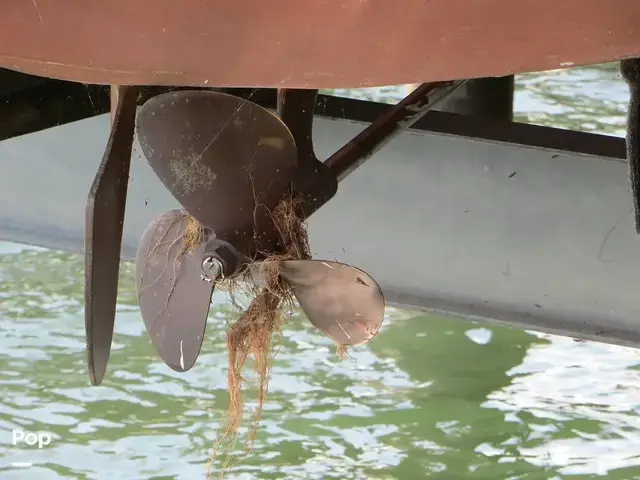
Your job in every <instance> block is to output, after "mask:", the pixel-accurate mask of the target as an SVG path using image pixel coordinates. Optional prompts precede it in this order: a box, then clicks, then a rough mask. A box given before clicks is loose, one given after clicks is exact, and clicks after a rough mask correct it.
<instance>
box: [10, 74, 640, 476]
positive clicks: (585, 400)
mask: <svg viewBox="0 0 640 480" xmlns="http://www.w3.org/2000/svg"><path fill="white" fill-rule="evenodd" d="M595 72H596V73H594V71H593V70H592V69H584V70H581V71H576V72H574V73H570V74H565V73H557V74H555V76H554V74H545V75H538V76H535V75H530V76H526V77H525V78H524V79H523V81H522V82H521V84H520V88H519V91H518V97H517V99H518V101H517V105H518V109H519V112H522V111H523V107H522V105H523V104H526V105H527V106H526V110H527V111H528V112H530V115H531V118H532V119H533V120H535V121H536V122H540V123H546V122H551V119H552V117H553V120H554V122H555V123H556V124H560V125H565V126H572V127H573V128H577V127H576V125H578V127H579V128H581V129H585V130H588V129H591V130H597V131H604V132H608V133H614V134H620V129H621V128H622V124H623V122H622V113H623V112H624V108H625V107H624V103H625V102H626V91H624V90H623V89H622V87H620V82H619V81H618V80H617V79H616V78H615V74H613V73H612V72H611V71H610V70H607V69H604V70H601V71H600V72H599V73H598V71H597V70H596V71H595ZM577 78H582V79H583V80H589V78H591V79H592V80H593V81H592V82H590V83H585V84H580V85H577V84H576V83H575V80H576V79H577ZM567 79H568V80H567ZM608 84H611V85H613V86H614V87H615V88H614V87H612V88H610V89H609V90H608V91H607V90H606V89H604V90H603V85H608ZM581 85H586V86H584V87H583V86H581ZM583 88H584V89H587V90H588V89H592V88H593V89H597V90H598V92H599V93H598V94H597V95H591V93H589V92H587V91H583V90H582V89H583ZM380 92H381V93H380V95H384V94H385V90H384V89H383V90H380ZM387 93H389V92H387ZM389 94H390V95H391V94H393V95H396V97H397V95H398V92H397V90H396V91H395V93H393V91H392V92H391V93H389ZM581 95H584V98H585V99H584V102H583V101H582V99H581ZM598 95H601V96H598ZM587 97H588V98H587ZM541 99H542V100H541ZM569 100H570V101H571V102H573V103H569V104H567V102H568V101H569ZM527 102H529V103H528V104H527ZM554 108H558V110H557V111H556V110H554ZM593 111H596V112H598V113H599V115H598V116H597V118H596V119H595V120H594V117H593V114H592V112H593ZM556 112H559V113H556ZM521 114H522V113H521ZM0 253H1V255H0V330H2V333H1V334H0V338H1V340H0V385H1V393H2V400H0V455H1V457H2V459H1V460H0V462H1V463H0V478H2V479H23V478H25V479H29V478H38V479H49V478H51V479H57V478H74V479H76V478H77V479H111V478H120V479H194V478H203V477H204V472H205V471H206V462H207V459H208V456H209V453H210V447H211V444H212V442H213V440H214V437H215V432H216V429H217V428H218V426H219V423H220V421H221V419H222V418H223V415H224V412H225V410H226V403H227V397H226V362H227V359H226V349H225V337H224V333H225V328H226V325H227V322H228V319H227V315H226V314H225V312H226V307H225V306H224V301H225V298H224V296H223V295H222V294H219V295H218V297H217V299H218V300H219V301H220V302H223V303H222V306H221V307H220V308H218V309H216V310H214V311H212V313H211V315H210V317H211V318H210V323H209V328H208V338H207V341H206V342H205V345H204V347H203V353H202V355H201V357H200V359H199V361H198V363H197V365H196V367H194V369H193V370H192V371H190V372H188V373H186V374H177V373H175V372H173V371H171V370H169V369H168V368H167V367H166V366H164V364H162V363H161V362H160V361H159V360H158V358H157V357H156V355H155V354H154V352H153V350H152V347H151V345H150V342H149V340H148V339H147V337H146V334H145V332H144V326H143V323H142V320H141V318H140V316H139V313H138V310H137V307H136V301H135V295H134V289H133V278H132V273H133V269H132V265H131V264H124V268H123V271H122V281H121V290H120V297H119V306H118V317H117V321H116V335H115V344H114V348H113V353H112V358H111V362H110V367H109V371H108V373H107V377H106V380H105V382H104V384H103V386H101V387H99V388H97V387H90V386H88V385H89V381H88V376H87V373H86V365H85V356H84V325H83V315H82V302H83V295H82V268H83V262H82V259H81V257H79V256H77V255H72V254H67V253H60V252H51V251H46V250H39V249H23V248H22V247H18V246H15V245H11V244H6V243H4V244H2V243H0ZM388 317H389V318H388V320H387V322H386V324H385V326H384V328H383V330H382V332H381V333H380V335H379V336H378V337H377V338H376V339H375V341H373V342H372V343H371V344H370V345H369V346H366V347H361V348H356V349H353V351H352V352H351V357H350V358H349V359H347V360H345V361H343V362H339V361H337V360H336V358H335V355H334V348H333V346H332V344H331V343H330V341H329V340H327V339H326V338H325V337H323V336H321V335H320V334H318V333H317V332H316V331H314V330H313V329H312V328H311V327H310V326H309V325H308V323H307V322H306V321H305V319H304V318H303V317H302V316H301V315H295V316H294V317H293V318H291V319H290V320H289V322H288V324H287V326H286V330H285V331H284V336H283V339H282V345H281V348H280V350H279V353H278V356H277V357H276V363H275V366H274V368H273V374H272V381H271V386H270V392H269V397H268V401H267V405H266V408H265V410H266V411H265V414H264V421H263V424H262V427H261V429H260V432H259V435H258V439H257V442H256V445H255V450H254V452H253V453H252V454H251V455H250V456H249V457H247V458H244V459H241V457H240V456H241V454H242V449H241V445H239V446H238V450H237V451H236V452H234V454H235V462H234V464H235V467H234V468H233V469H232V471H231V473H230V475H229V478H237V479H257V478H261V479H262V478H264V479H276V478H278V479H280V478H282V479H284V478H287V479H290V478H291V479H295V478H300V479H302V478H305V479H414V478H415V479H419V478H446V479H457V478H471V479H507V478H508V479H560V478H568V476H570V475H571V476H572V477H571V478H592V477H594V476H598V475H608V476H609V478H613V479H632V478H640V393H639V392H640V378H639V376H640V354H639V353H638V351H636V350H632V349H626V348H622V347H613V346H609V345H600V344H594V343H589V342H574V341H573V340H571V339H566V338H560V337H554V336H548V335H533V334H530V333H527V332H522V331H518V330H511V329H507V328H499V327H487V326H486V325H483V324H477V323H473V322H469V321H463V320H460V319H455V318H448V317H443V316H432V315H423V314H414V313H411V312H401V311H398V310H394V309H389V310H388ZM249 378H250V379H251V377H249ZM252 406H254V405H250V407H252ZM13 429H24V430H27V431H38V430H41V431H47V432H51V433H52V434H53V435H54V439H53V441H52V443H51V444H50V445H49V446H47V447H44V448H43V449H40V450H39V449H37V448H34V447H28V446H25V445H18V446H13V445H11V431H12V430H13ZM15 462H28V463H33V464H34V465H33V466H32V467H19V466H12V463H15Z"/></svg>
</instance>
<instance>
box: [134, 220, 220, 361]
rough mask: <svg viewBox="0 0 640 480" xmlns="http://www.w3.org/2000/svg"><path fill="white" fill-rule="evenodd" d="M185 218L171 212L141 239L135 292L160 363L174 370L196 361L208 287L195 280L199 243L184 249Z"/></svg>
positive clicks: (210, 288)
mask: <svg viewBox="0 0 640 480" xmlns="http://www.w3.org/2000/svg"><path fill="white" fill-rule="evenodd" d="M187 222H188V216H187V214H186V213H185V212H183V211H181V210H171V211H169V212H167V213H165V214H164V215H162V216H160V217H159V218H157V219H156V220H154V221H153V222H152V223H151V225H149V227H147V229H146V231H145V232H144V234H143V235H142V239H141V240H140V245H139V246H138V253H137V256H136V291H137V294H138V303H139V305H140V311H141V312H142V319H143V320H144V324H145V326H146V328H147V332H148V333H149V337H150V338H151V342H152V343H153V346H154V347H155V349H156V350H157V352H158V353H159V354H160V357H161V358H162V360H163V361H164V362H165V363H166V364H167V365H168V366H169V367H170V368H171V369H173V370H175V371H177V372H186V371H187V370H189V369H190V368H191V367H193V365H194V364H195V362H196V359H197V358H198V355H199V354H200V348H201V347H202V342H203V340H204V332H205V329H206V326H207V315H208V314H209V307H210V305H211V295H212V294H213V288H214V285H213V283H209V282H206V281H204V280H202V278H201V273H202V270H201V264H202V255H203V252H204V243H202V244H200V245H198V246H197V247H196V248H195V249H193V250H192V251H191V252H186V251H185V241H184V240H185V232H186V226H187Z"/></svg>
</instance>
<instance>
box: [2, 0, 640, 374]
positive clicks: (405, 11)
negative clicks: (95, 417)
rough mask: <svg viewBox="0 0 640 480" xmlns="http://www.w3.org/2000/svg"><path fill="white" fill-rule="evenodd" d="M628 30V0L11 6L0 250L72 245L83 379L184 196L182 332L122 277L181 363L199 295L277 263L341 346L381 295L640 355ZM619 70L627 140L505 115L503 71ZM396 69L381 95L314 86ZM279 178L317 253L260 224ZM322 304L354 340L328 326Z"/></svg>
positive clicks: (277, 197)
mask: <svg viewBox="0 0 640 480" xmlns="http://www.w3.org/2000/svg"><path fill="white" fill-rule="evenodd" d="M638 19H640V3H638V4H636V3H634V2H629V1H628V0H611V1H610V2H606V3H605V2H601V1H599V0H582V1H581V2H578V1H577V0H572V1H565V2H557V1H553V2H552V1H549V0H544V1H540V2H536V3H535V5H534V4H533V3H525V2H502V1H500V2H498V1H497V0H492V1H490V2H487V1H480V0H432V1H430V2H424V1H418V0H407V1H405V2H404V3H403V7H402V8H397V6H394V5H393V4H391V3H388V4H387V3H382V4H380V3H372V2H362V1H359V0H358V1H356V0H353V1H348V2H344V1H343V2H337V1H329V2H312V3H308V4H304V3H300V2H293V1H289V0H286V1H283V2H280V3H279V4H278V6H277V7H274V6H272V5H270V4H267V3H264V2H260V1H258V0H251V1H249V2H242V3H237V4H236V3H234V2H222V1H217V0H216V1H205V0H197V1H194V2H190V3H189V7H188V8H185V7H181V8H179V9H178V8H176V7H175V6H174V5H173V3H172V2H169V1H168V0H156V1H154V2H153V3H152V2H151V1H150V0H143V1H139V2H125V1H124V0H118V1H111V2H103V3H97V4H93V3H92V4H91V5H89V4H87V3H86V2H85V1H82V0H69V1H67V2H66V3H65V8H64V9H62V8H60V6H59V3H58V2H54V1H53V0H38V1H37V2H25V1H19V0H6V1H4V2H3V3H2V5H0V25H1V26H2V28H0V67H2V69H0V98H2V100H3V101H2V102H0V118H1V119H2V120H1V121H0V140H2V142H0V158H1V159H2V161H1V163H0V165H1V166H2V167H1V168H2V174H1V175H0V239H2V240H9V241H16V242H23V243H29V244H34V245H40V246H44V247H50V248H60V249H68V250H76V251H84V253H85V256H86V259H87V260H86V273H85V274H86V283H85V298H86V313H85V315H86V326H87V337H88V352H89V369H90V373H91V379H92V382H93V383H94V384H99V383H100V382H101V380H102V377H103V376H104V373H105V370H106V363H107V360H108V356H109V349H110V345H111V337H112V335H113V322H114V317H115V304H116V303H115V302H116V293H117V284H118V263H119V260H120V258H121V254H122V258H126V259H133V258H135V257H136V252H137V257H138V263H139V264H140V262H141V258H142V257H141V253H140V252H141V251H142V250H141V249H143V248H142V247H143V246H144V247H145V248H146V249H147V250H146V252H147V255H148V256H153V254H151V253H149V252H152V251H155V250H156V249H160V245H161V243H162V242H161V241H160V240H159V238H158V237H157V235H156V230H160V229H162V228H164V229H165V231H166V232H169V233H171V232H172V229H173V228H174V225H179V226H181V228H182V227H184V228H185V229H186V228H187V226H188V221H189V220H187V217H181V216H179V215H182V214H178V213H175V212H177V211H179V210H183V209H184V210H186V212H187V214H185V215H187V216H188V218H192V219H195V220H196V221H197V223H198V225H199V228H201V230H198V231H199V232H200V234H201V235H202V238H201V239H200V243H197V244H195V246H194V249H195V250H193V251H191V250H189V254H188V258H187V259H186V260H185V265H186V266H185V269H186V270H188V271H189V270H190V269H191V270H192V271H193V272H196V273H193V274H194V275H195V276H194V277H193V278H194V280H191V279H189V280H188V281H187V280H184V282H183V283H182V284H180V283H179V282H178V281H177V280H175V279H173V280H171V282H173V283H171V282H170V281H169V280H168V279H165V280H166V281H167V282H169V283H166V285H164V284H163V285H164V286H163V287H157V288H160V290H155V293H154V295H156V296H157V295H160V296H163V298H164V300H163V301H165V303H166V304H167V305H169V304H170V302H174V304H173V305H174V307H175V308H176V309H178V308H184V309H186V310H182V311H183V312H187V311H188V312H190V313H189V315H187V314H186V313H185V314H184V315H183V316H185V317H187V316H188V317H189V318H191V316H190V315H191V313H193V317H194V318H196V317H197V318H196V320H197V321H195V320H194V323H193V325H192V324H191V323H190V320H189V321H185V325H182V326H181V327H180V329H181V330H180V331H179V332H177V333H176V335H177V336H176V337H175V338H174V337H171V335H170V334H166V332H165V330H166V331H171V329H172V328H173V329H176V328H177V327H175V325H173V324H171V323H170V322H169V317H170V316H171V315H170V314H169V313H167V315H166V316H167V318H164V316H163V315H164V314H162V315H160V314H154V315H156V317H158V316H159V317H162V318H160V320H161V321H165V320H166V321H167V322H169V323H166V324H163V328H162V338H160V335H161V334H160V333H158V332H159V330H158V328H159V327H157V326H154V324H153V322H150V323H149V322H148V321H147V316H149V313H148V312H149V311H152V310H154V309H157V308H158V305H157V304H155V303H154V300H153V299H145V298H144V297H143V295H142V291H143V290H145V288H147V287H148V288H149V289H153V288H156V287H155V286H154V285H151V284H149V285H147V286H146V287H141V286H140V285H142V283H144V282H143V277H144V275H145V272H147V270H148V271H151V272H152V273H153V268H154V267H152V266H149V265H147V263H144V265H142V266H140V267H139V272H138V273H139V275H138V280H139V281H140V282H141V283H140V284H139V285H137V288H138V291H139V298H140V305H141V308H142V314H143V317H144V319H145V323H146V324H147V328H148V330H149V333H150V335H151V337H152V341H153V342H154V345H155V346H156V349H157V350H158V352H159V353H160V355H161V357H162V358H163V360H164V361H165V362H166V363H167V364H168V365H169V366H170V367H171V368H173V369H175V370H177V371H185V370H188V369H189V368H191V366H192V365H193V363H194V362H195V359H196V358H197V355H198V352H199V349H200V345H201V343H202V336H203V332H204V326H205V325H206V314H207V312H208V309H209V301H210V298H211V292H212V290H213V288H214V287H215V285H216V284H217V283H219V282H222V281H223V280H225V279H227V278H235V277H236V276H239V275H240V274H241V273H242V274H246V269H245V267H247V266H248V267H247V268H249V267H250V266H251V265H252V264H254V263H258V264H260V263H263V264H265V265H266V264H268V263H269V262H268V261H269V260H270V259H271V258H272V257H275V256H277V257H278V258H280V259H281V260H279V261H280V264H279V265H280V266H279V267H278V268H279V269H280V270H279V276H278V278H279V279H280V280H278V281H281V282H284V283H287V282H288V284H289V285H290V286H291V288H292V289H293V291H294V294H295V296H296V298H297V299H298V301H299V302H300V304H301V306H302V307H303V309H305V312H306V313H307V315H308V316H309V319H310V321H311V322H312V323H314V325H316V326H317V327H318V328H320V329H321V330H322V331H323V332H325V333H326V334H327V335H329V336H330V337H332V338H334V339H335V340H336V342H337V343H338V344H341V345H351V344H354V345H355V344H359V343H364V342H365V341H368V340H370V338H372V337H373V336H374V335H375V333H377V330H378V328H379V327H380V322H382V313H380V312H382V311H383V309H384V302H385V301H386V302H387V303H393V304H398V305H401V306H403V307H408V308H417V309H427V310H444V311H447V312H450V313H456V314H460V315H463V316H465V317H471V318H477V319H486V320H489V321H494V322H499V323H503V324H508V325H513V326H516V327H520V328H527V329H532V330H537V331H545V332H552V333H559V334H564V335H570V336H578V337H581V338H587V339H592V340H596V341H603V342H610V343H616V344H622V345H629V346H634V347H640V302H638V296H637V293H636V285H637V284H638V283H639V282H640V255H638V251H639V249H640V238H639V237H638V233H637V230H638V228H639V225H640V222H639V221H638V220H637V219H638V218H640V217H639V216H638V210H639V208H638V205H639V201H638V197H639V196H638V191H639V189H640V188H639V185H640V179H639V178H638V177H639V172H638V170H639V169H640V153H639V151H638V139H639V134H638V118H639V115H638V113H639V111H640V106H639V105H638V98H639V95H640V66H639V65H640V62H639V61H638V60H637V57H640V28H638V27H637V25H638ZM614 61H616V62H620V65H621V72H622V75H623V77H624V78H625V80H626V81H627V83H628V84H629V87H630V92H631V101H630V106H629V125H628V135H627V138H626V142H625V139H622V138H616V137H610V136H605V135H598V134H592V133H584V132H577V131H569V130H560V129H555V128H549V127H541V126H534V125H529V124H523V123H517V122H514V121H513V74H517V73H523V72H532V71H543V70H550V69H557V68H565V67H568V66H577V65H589V64H597V63H602V62H614ZM418 82H425V83H422V84H418ZM408 83H413V84H416V86H415V88H413V89H412V91H410V92H409V93H408V95H407V97H406V98H405V99H404V100H402V101H401V102H399V103H398V105H386V104H381V103H376V102H369V101H360V100H353V99H346V98H339V97H334V96H328V95H322V94H320V93H319V89H325V88H360V87H371V86H382V85H393V84H408ZM239 112H240V113H239ZM243 115H244V116H243ZM383 147H384V149H383ZM185 152H186V153H185ZM194 152H197V155H196V154H194ZM132 157H133V161H132ZM187 157H188V158H187ZM176 158H177V159H178V160H179V161H180V162H182V163H181V164H180V168H179V169H177V167H176V165H177V164H176V163H175V161H176ZM143 159H145V160H146V161H144V160H143ZM319 159H320V160H319ZM178 170H179V172H178ZM96 172H97V173H96ZM176 172H178V173H176ZM211 172H214V173H213V174H211ZM211 175H213V176H211ZM218 177H220V178H218ZM184 178H189V179H191V180H189V181H190V183H188V184H187V183H185V180H184ZM249 180H250V186H251V188H250V189H248V187H247V185H249V183H247V182H249ZM177 185H179V187H178V186H177ZM285 192H287V195H289V194H291V195H292V196H294V197H295V198H298V199H302V200H301V203H300V205H302V206H299V208H298V207H296V208H298V210H296V213H295V215H296V217H297V218H299V219H300V220H301V221H307V220H308V234H309V242H310V247H311V248H310V251H308V252H302V251H301V250H300V249H299V248H297V247H296V245H295V242H294V241H291V242H289V241H288V240H287V241H285V239H284V238H285V237H284V235H283V233H282V229H281V228H280V225H279V224H278V222H277V221H276V220H274V218H273V215H272V214H271V213H269V214H268V215H267V214H264V215H262V214H259V215H258V214H256V212H257V211H258V210H257V208H258V205H259V204H260V205H262V204H264V205H266V210H268V211H269V212H273V211H275V210H276V207H278V205H280V204H281V202H282V201H283V198H284V196H285ZM87 193H88V194H89V196H88V201H87ZM222 205H224V207H222ZM296 205H297V204H296ZM125 207H126V208H125ZM634 210H635V215H634ZM167 211H169V213H164V212H167ZM171 212H174V213H171ZM163 214H164V216H160V217H159V215H163ZM167 215H169V217H168V216H167ZM263 217H264V218H263ZM267 217H268V218H267ZM154 219H155V220H154ZM169 220H171V222H173V223H171V222H169ZM163 222H165V224H163ZM167 222H168V223H167ZM150 224H151V227H149V228H147V226H148V225H150ZM163 225H164V227H163ZM249 227H250V228H249ZM166 232H165V233H166ZM248 232H251V233H248ZM256 232H258V233H256ZM167 234H168V233H167ZM141 238H142V241H141V240H140V239H141ZM176 238H177V237H176ZM256 238H258V239H259V240H256ZM185 245H186V244H185ZM294 247H296V248H294ZM171 248H173V246H171V247H167V250H166V252H164V253H163V255H164V256H165V257H167V258H168V257H169V256H170V254H172V252H173V254H175V252H174V251H173V250H171ZM185 248H186V247H185ZM181 254H182V253H181ZM181 254H180V255H181ZM185 255H186V254H185ZM185 258H186V257H185ZM312 258H313V259H320V260H322V261H320V262H318V261H315V263H314V260H312ZM143 260H144V261H145V262H146V261H147V260H148V258H147V257H145V258H144V259H143ZM154 261H156V262H160V263H162V262H163V261H164V260H162V259H161V258H160V257H157V256H156V257H154ZM189 262H192V263H189ZM193 262H195V263H193ZM287 262H289V263H287ZM296 262H297V263H296ZM321 265H324V267H322V266H321ZM352 265H353V266H352ZM166 266H167V265H166V262H165V263H164V267H165V268H166ZM355 266H357V269H356V268H355ZM321 268H328V269H331V271H332V272H333V273H327V272H329V270H327V272H324V273H322V272H320V271H319V270H318V269H321ZM341 269H342V270H341ZM360 269H362V270H360ZM338 271H340V272H342V273H335V272H338ZM364 272H367V273H366V274H365V273H364ZM147 273H148V272H147ZM156 273H158V272H156ZM163 275H165V273H164V270H163V271H162V272H159V273H158V275H157V277H158V278H164V277H163ZM358 275H359V276H358ZM369 275H370V277H369ZM352 277H353V278H352ZM185 278H186V277H185ZM312 279H314V280H312ZM318 279H320V280H318ZM331 279H334V280H335V282H336V283H335V284H331V282H329V280H331ZM363 279H364V280H363ZM373 279H375V280H373ZM262 280H263V282H266V283H267V286H268V284H269V279H268V278H266V277H265V278H263V279H262ZM351 280H353V282H354V285H355V284H356V283H357V284H358V285H360V286H362V287H363V289H362V290H358V288H360V287H357V288H356V287H354V286H351V284H349V282H350V281H351ZM163 281H164V280H163ZM176 282H178V283H176ZM170 283H171V285H170V286H167V285H169V284H170ZM180 285H182V287H181V286H180ZM278 285H279V284H278ZM336 285H337V286H336ZM378 285H379V288H378ZM364 287H366V288H364ZM162 288H164V290H162ZM265 288H267V287H265ZM274 288H275V287H274ZM278 288H279V287H278ZM181 289H182V290H181ZM174 291H175V292H177V293H176V294H175V295H174V297H171V295H172V294H173V293H174ZM305 292H306V293H305ZM382 293H383V294H384V299H383V298H382ZM266 295H267V296H268V294H266ZM170 297H171V298H173V299H172V300H169V298H170ZM196 297H197V298H196ZM343 297H344V298H343ZM347 297H348V298H347ZM356 298H358V299H359V300H358V302H360V301H361V303H358V307H357V308H356V307H355V306H354V305H355V304H356V300H355V299H356ZM265 299H266V300H264V301H269V300H268V298H267V297H265ZM331 302H333V304H334V305H336V307H335V309H334V310H333V311H334V313H335V312H340V313H339V315H342V316H344V318H346V317H349V316H353V317H354V319H355V320H353V322H352V323H353V325H352V330H349V328H347V329H346V330H345V328H343V325H341V324H340V323H337V325H338V326H339V328H340V331H338V330H337V327H335V328H334V327H333V326H331V325H330V323H331V322H332V320H331V319H330V318H328V316H329V314H328V313H326V312H324V313H323V312H322V311H320V310H321V309H320V308H319V306H318V305H320V304H323V305H327V304H328V303H331ZM341 302H342V303H341ZM378 307H380V308H381V309H382V310H380V309H378ZM145 309H146V310H145ZM189 309H191V310H189ZM327 309H328V307H327ZM168 310H169V308H168V307H167V312H168ZM328 310H331V309H328ZM154 311H155V310H154ZM363 312H364V313H363ZM201 314H204V317H203V316H202V315H201ZM145 315H146V316H145ZM201 317H202V318H201ZM325 317H326V318H325ZM356 317H358V318H360V320H358V319H356ZM155 320H157V318H156V319H155ZM155 320H154V321H155ZM160 320H159V321H160ZM172 325H173V326H172ZM191 328H192V330H190V329H191ZM194 332H196V333H197V335H196V333H194ZM174 333H175V332H174ZM165 334H166V336H165ZM187 337H188V338H187ZM192 337H193V338H194V339H195V340H193V342H192V343H189V344H188V339H191V338H192ZM176 342H177V343H176ZM183 344H184V345H183ZM177 345H179V348H178V347H177ZM183 346H184V349H185V350H184V351H183ZM176 352H179V356H177V355H178V354H177V353H176Z"/></svg>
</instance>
